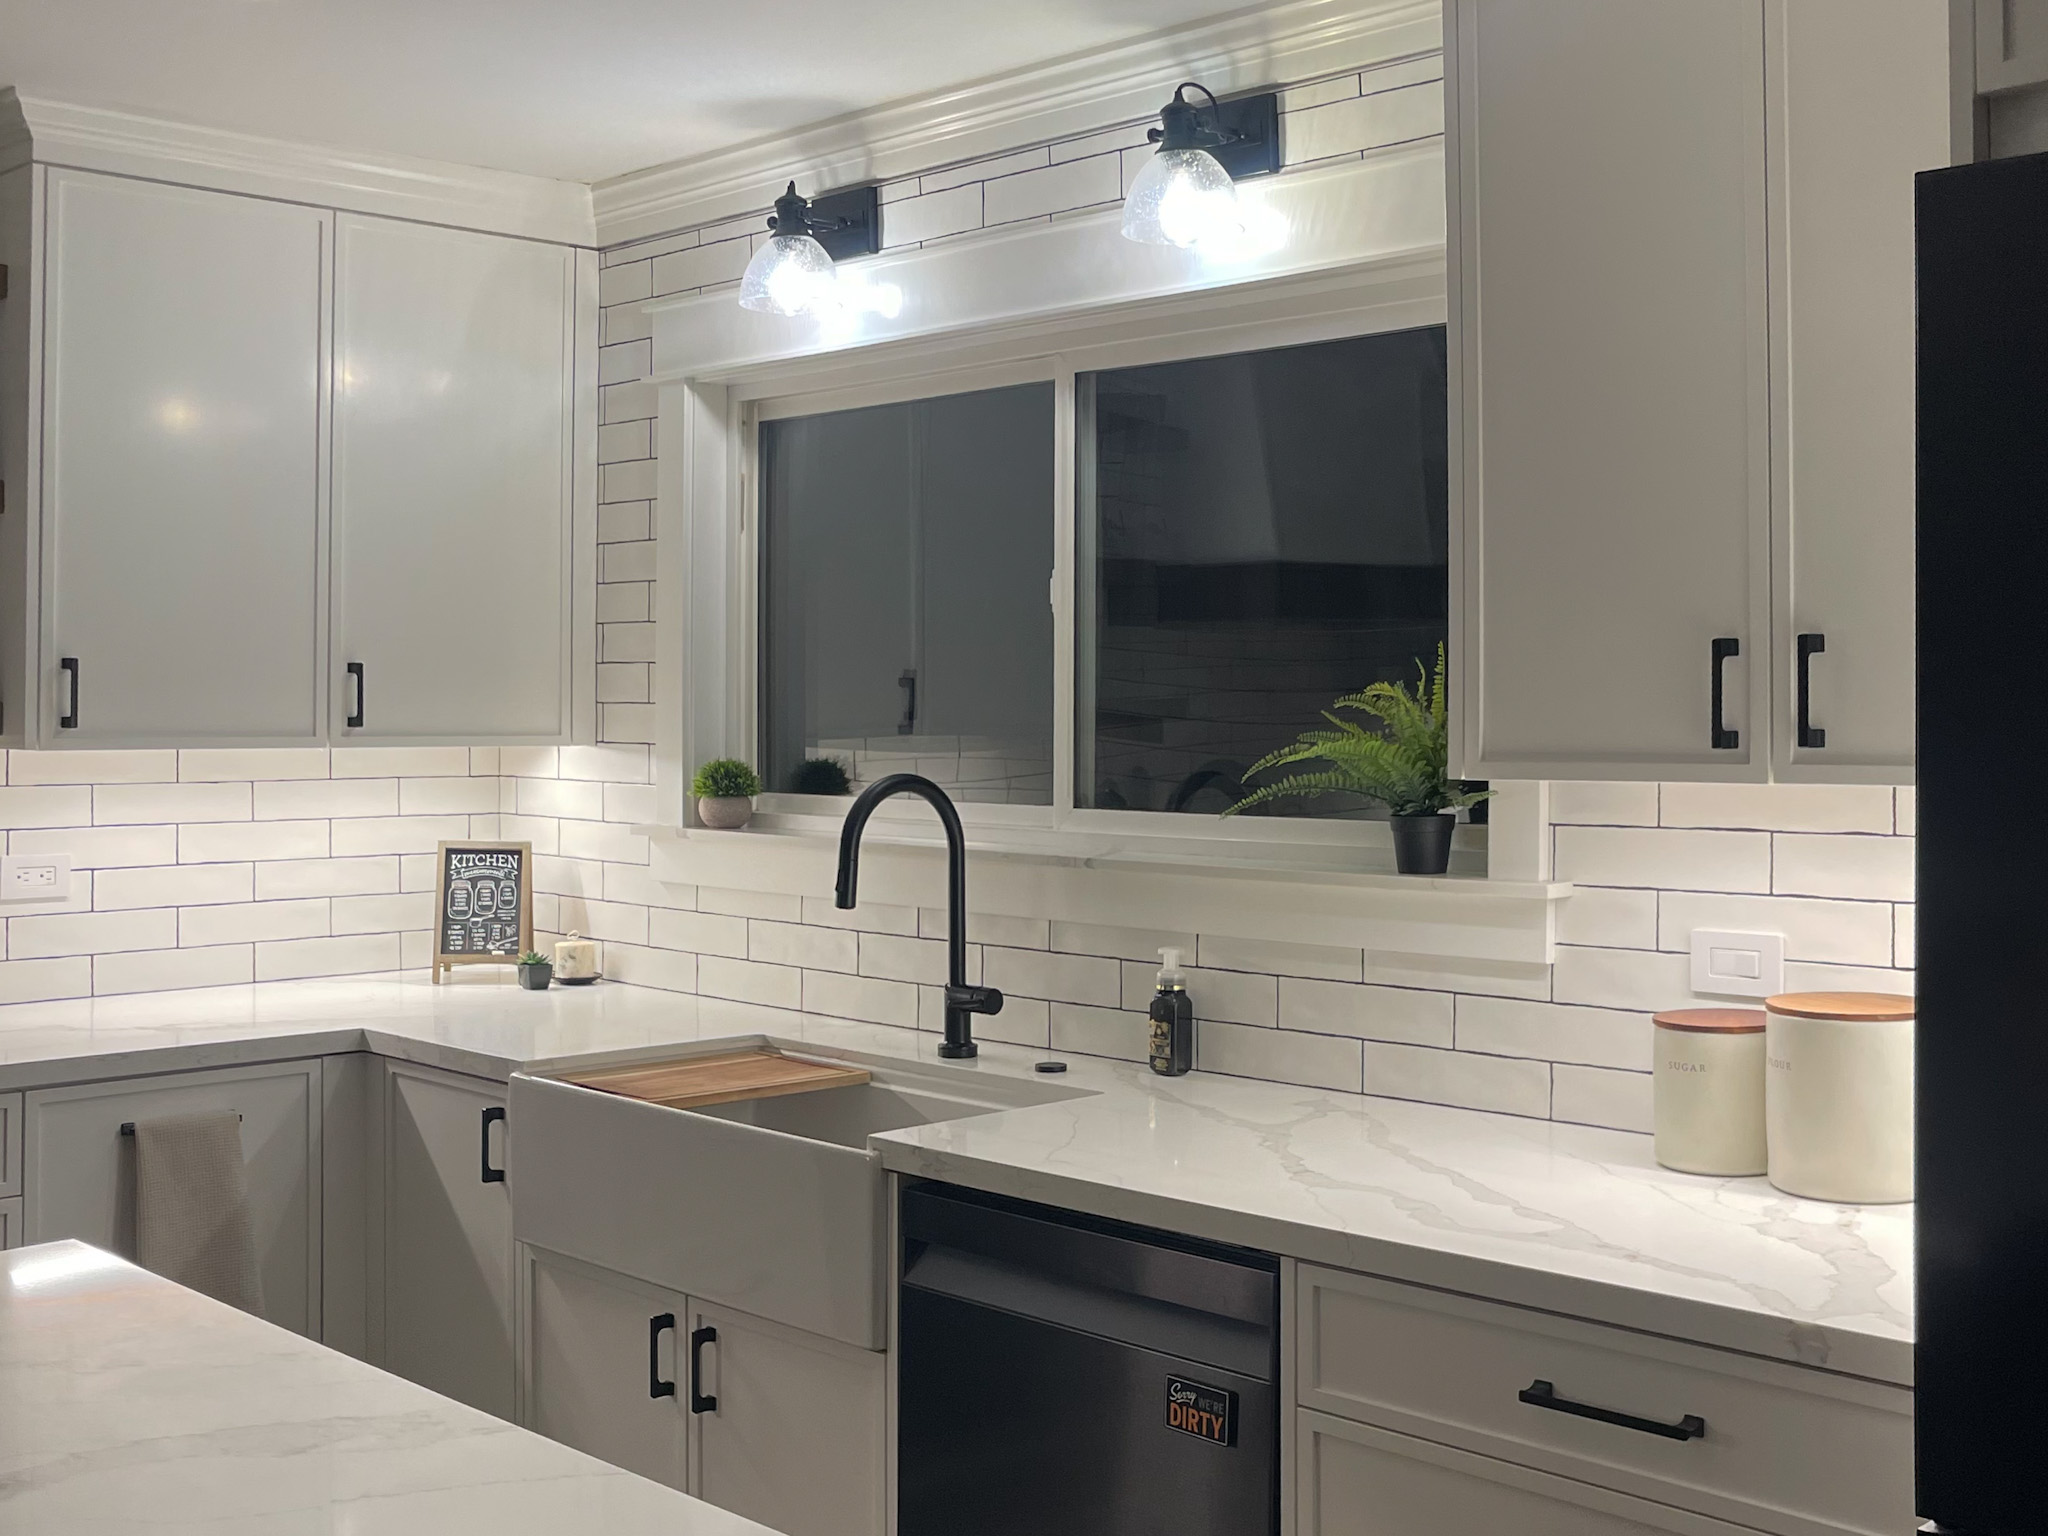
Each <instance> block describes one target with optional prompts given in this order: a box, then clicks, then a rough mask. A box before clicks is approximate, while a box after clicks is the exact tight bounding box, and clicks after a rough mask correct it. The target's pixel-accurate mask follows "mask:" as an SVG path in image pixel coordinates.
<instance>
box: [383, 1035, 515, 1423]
mask: <svg viewBox="0 0 2048 1536" xmlns="http://www.w3.org/2000/svg"><path fill="white" fill-rule="evenodd" d="M504 1117H505V1090H504V1087H503V1085H502V1084H499V1083H493V1082H489V1081H486V1080H484V1079H481V1078H471V1077H463V1076H460V1075H459V1074H456V1073H452V1072H439V1071H435V1070H434V1069H432V1068H430V1067H418V1066H413V1065H412V1064H410V1063H408V1062H400V1061H388V1062H386V1063H385V1065H384V1081H383V1086H382V1092H381V1094H380V1095H379V1099H378V1105H377V1107H376V1111H375V1113H374V1116H373V1121H372V1123H373V1126H374V1127H375V1131H374V1132H373V1137H374V1142H373V1159H372V1185H371V1188H372V1205H371V1210H372V1217H371V1221H370V1233H369V1243H368V1247H369V1267H370V1285H369V1314H370V1317H369V1339H370V1358H371V1363H372V1364H375V1365H380V1366H382V1367H383V1368H384V1369H385V1370H387V1371H391V1372H393V1373H394V1374H396V1375H399V1376H403V1377H405V1378H406V1379H407V1380H408V1381H415V1382H418V1383H419V1384H420V1385H421V1386H423V1387H431V1388H432V1389H433V1390H434V1391H436V1392H439V1393H441V1394H442V1395H444V1396H446V1397H452V1398H454V1399H455V1400H456V1401H457V1402H462V1403H468V1404H469V1405H470V1406H471V1407H473V1408H481V1409H483V1410H484V1411H485V1412H486V1413H495V1414H497V1415H498V1416H499V1417H500V1418H505V1419H509V1418H511V1417H512V1398H513V1364H512V1202H511V1199H510V1197H509V1195H508V1194H507V1192H506V1187H505V1182H504V1177H503V1173H502V1170H503V1168H504V1166H505V1148H504V1138H505V1134H506V1127H505V1125H504V1123H503V1122H504ZM380 1197H381V1198H380Z"/></svg>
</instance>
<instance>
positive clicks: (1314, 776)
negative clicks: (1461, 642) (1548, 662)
mask: <svg viewBox="0 0 2048 1536" xmlns="http://www.w3.org/2000/svg"><path fill="white" fill-rule="evenodd" d="M1415 669H1416V671H1417V673H1418V674H1420V675H1419V677H1418V680H1417V683H1416V687H1415V691H1414V692H1412V693H1411V692H1409V690H1408V689H1407V688H1406V687H1404V686H1403V685H1402V684H1400V683H1372V684H1369V685H1368V686H1367V687H1365V688H1364V689H1362V690H1361V691H1359V692H1357V693H1352V694H1346V695H1345V696H1344V697H1343V698H1341V699H1339V700H1337V702H1336V703H1335V704H1333V705H1332V706H1331V708H1330V709H1328V710H1324V711H1323V718H1324V719H1325V720H1327V721H1329V722H1330V724H1331V725H1332V726H1333V727H1334V729H1332V730H1327V731H1304V732H1303V733H1302V734H1301V736H1300V737H1299V738H1298V739H1297V740H1296V741H1295V742H1294V744H1293V745H1292V746H1286V747H1282V748H1281V749H1280V750H1279V751H1277V752H1272V753H1268V754H1267V755H1266V756H1265V757H1262V758H1260V759H1259V761H1257V762H1256V763H1254V764H1252V766H1251V768H1250V769H1249V770H1248V771H1247V772H1246V774H1245V778H1246V779H1247V780H1249V779H1251V778H1252V777H1253V776H1254V775H1256V774H1260V773H1264V772H1266V771H1268V770H1269V769H1273V768H1287V767H1292V766H1293V765H1295V764H1297V763H1319V764H1322V765H1324V766H1322V767H1320V768H1317V769H1316V770H1314V771H1312V772H1302V773H1290V774H1288V775H1287V776H1286V777H1284V778H1281V779H1276V780H1274V781H1273V782H1272V783H1270V784H1264V785H1261V786H1260V787H1259V788H1257V789H1255V790H1253V791H1252V792H1251V793H1250V794H1248V795H1246V796H1245V797H1244V798H1243V799H1242V800H1240V801H1238V802H1237V804H1235V805H1233V806H1232V807H1230V809H1229V810H1227V811H1225V812H1224V813H1223V814H1224V815H1226V816H1234V815H1236V814H1237V813H1238V812H1239V811H1248V810H1250V809H1251V808H1252V807H1253V806H1255V805H1266V804H1268V803H1270V802H1272V801H1274V800H1284V799H1289V798H1294V797H1302V798H1309V797H1313V796H1316V795H1329V794H1338V793H1345V792H1348V793H1351V794H1355V795H1365V796H1367V797H1369V798H1371V799H1374V800H1377V801H1379V802H1381V803H1382V804H1383V805H1385V806H1386V808H1387V810H1388V811H1389V812H1390V813H1391V815H1390V818H1389V819H1390V822H1391V825H1392V828H1393V834H1394V867H1395V868H1396V869H1398V870H1399V871H1400V872H1401V873H1402V874H1404V875H1440V874H1442V873H1443V872H1444V871H1445V870H1446V869H1448V868H1449V867H1450V863H1451V829H1452V828H1453V827H1454V826H1455V825H1456V824H1457V820H1458V818H1457V815H1456V812H1457V810H1458V808H1459V807H1461V806H1467V805H1472V804H1475V803H1477V802H1478V801H1480V800H1484V799H1485V798H1486V797H1487V796H1488V795H1489V794H1491V793H1492V791H1490V790H1477V791H1475V790H1469V789H1467V788H1466V787H1465V786H1464V783H1463V782H1462V781H1461V780H1457V779H1452V778H1450V777H1449V776H1448V775H1447V774H1446V772H1445V767H1446V764H1447V763H1448V761H1449V757H1450V745H1449V730H1448V726H1447V724H1446V720H1447V715H1446V711H1445V703H1444V648H1443V647H1442V646H1438V647H1437V651H1436V671H1435V673H1434V674H1432V673H1430V672H1429V671H1428V670H1427V669H1426V668H1424V667H1423V665H1422V663H1421V662H1419V661H1418V662H1417V663H1416V664H1415ZM1335 709H1346V710H1355V711H1357V712H1359V713H1361V714H1367V715H1371V716H1373V717H1375V718H1376V719H1378V720H1379V721H1380V725H1381V728H1380V729H1378V730H1371V729H1368V728H1367V727H1365V726H1362V725H1360V724H1358V723H1357V722H1356V721H1353V720H1344V719H1340V718H1338V717H1337V716H1336V715H1335V714H1333V713H1331V710H1335Z"/></svg>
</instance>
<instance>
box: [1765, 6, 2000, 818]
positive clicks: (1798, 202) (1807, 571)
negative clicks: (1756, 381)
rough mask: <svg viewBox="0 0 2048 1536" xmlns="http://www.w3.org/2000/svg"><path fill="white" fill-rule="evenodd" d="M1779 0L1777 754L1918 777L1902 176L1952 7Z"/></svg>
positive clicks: (1925, 152) (1797, 773)
mask: <svg viewBox="0 0 2048 1536" xmlns="http://www.w3.org/2000/svg"><path fill="white" fill-rule="evenodd" d="M1772 17H1773V32H1772V40H1773V43H1774V45H1775V46H1773V48H1772V50H1771V57H1772V89H1771V103H1772V107H1773V111H1774V122H1775V124H1776V135H1777V142H1776V143H1775V144H1774V146H1773V150H1774V153H1773V157H1772V166H1773V174H1774V176H1776V178H1777V185H1776V187H1775V189H1774V198H1773V207H1774V210H1775V211H1776V212H1777V218H1776V220H1775V223H1776V226H1777V227H1778V228H1779V229H1780V230H1782V239H1781V241H1780V242H1779V246H1780V248H1779V250H1778V253H1777V258H1778V264H1779V265H1778V271H1777V282H1776V284H1775V286H1776V289H1777V301H1776V306H1775V307H1776V310H1777V314H1778V318H1779V326H1780V329H1781V332H1782V336H1781V340H1780V352H1779V368H1780V373H1781V381H1782V382H1781V388H1780V389H1779V391H1778V398H1779V400H1780V401H1781V402H1782V404H1781V406H1780V413H1779V422H1778V426H1777V434H1776V452H1777V459H1778V469H1777V483H1778V489H1777V500H1778V503H1779V507H1778V517H1777V520H1776V521H1777V527H1778V549H1779V560H1780V567H1781V580H1780V581H1779V582H1778V583H1777V591H1776V598H1777V603H1776V608H1777V611H1776V613H1775V615H1774V617H1773V630H1774V637H1773V638H1774V650H1775V655H1774V657H1773V672H1774V674H1775V677H1776V683H1777V686H1776V689H1775V695H1776V699H1777V709H1776V715H1777V720H1776V731H1775V734H1774V741H1775V743H1776V747H1777V752H1776V756H1777V767H1778V772H1779V775H1780V776H1781V777H1785V778H1807V779H1816V778H1817V779H1824V780H1832V781H1835V782H1841V781H1842V780H1844V779H1863V780H1877V781H1879V782H1897V783H1911V782H1912V776H1913V725H1914V706H1913V628H1914V625H1913V500H1914V482H1913V474H1914V463H1913V425H1914V405H1913V176H1914V173H1915V172H1917V171H1923V170H1929V169H1932V168H1934V167H1936V166H1941V165H1945V164H1947V163H1948V158H1949V120H1948V113H1949V96H1948V89H1949V81H1948V14H1947V11H1946V9H1945V8H1944V7H1942V6H1939V5H1934V4H1929V3H1928V0H1792V3H1789V4H1785V5H1783V6H1780V7H1774V9H1773V13H1772ZM1950 638H1951V639H1953V638H1955V637H1950ZM1952 648H1953V647H1952ZM1966 649H1967V648H1966V647H1964V648H1958V649H1957V654H1958V656H1961V655H1962V654H1963V653H1964V651H1965V650H1966ZM1802 702H1803V706H1804V707H1803V708H1802Z"/></svg>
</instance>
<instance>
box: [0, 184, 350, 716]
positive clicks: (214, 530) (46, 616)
mask: <svg viewBox="0 0 2048 1536" xmlns="http://www.w3.org/2000/svg"><path fill="white" fill-rule="evenodd" d="M47 196H48V204H47V220H48V224H47V228H48V235H47V245H46V250H45V273H46V278H45V281H46V289H45V292H44V295H43V298H44V326H45V331H44V347H45V351H44V370H43V399H44V414H43V421H44V438H43V460H42V462H43V517H42V523H41V532H42V574H43V596H44V604H43V614H42V647H41V649H42V655H41V662H40V682H41V687H40V690H39V691H40V703H41V715H42V718H41V720H40V722H39V725H40V730H41V734H42V736H43V738H44V740H45V741H47V742H49V743H50V744H52V745H68V744H74V743H75V744H79V745H84V744H86V743H91V744H93V745H119V744H123V743H140V742H194V743H212V742H226V741H234V742H249V743H269V742H275V743H285V742H306V741H317V740H319V739H320V736H321V730H322V720H321V693H320V681H321V668H322V654H323V648H322V637H323V634H324V632H325V621H326V611H325V600H324V599H325V590H326V582H325V570H324V557H323V531H324V530H323V528H322V519H323V513H324V499H325V498H324V483H325V480H326V474H325V470H326V462H325V459H326V455H325V441H324V427H323V421H324V415H325V411H324V406H325V401H324V399H323V394H322V391H323V382H322V357H323V353H324V345H325V339H326V338H325V331H326V324H327V291H326V272H327V254H328V248H329V242H330V241H331V239H332V230H333V217H332V215H330V214H327V213H324V212H322V211H320V210H318V209H312V208H302V207H298V206H296V205H293V204H287V203H272V202H265V201H262V200H260V199H256V198H247V197H230V196H227V195H225V194H222V193H214V192H199V191H191V190H188V189H185V188H179V187H168V186H162V185H158V184H156V183H153V182H144V181H130V180H125V179H122V178H118V177H109V176H97V175H91V174H88V173H84V172H77V171H52V172H50V173H49V177H48V192H47ZM8 510H9V512H10V513H12V512H13V511H14V509H13V508H12V507H10V508H9V509H8ZM30 568H31V569H33V566H31V567H30ZM31 579H32V578H31ZM73 722H75V723H73Z"/></svg>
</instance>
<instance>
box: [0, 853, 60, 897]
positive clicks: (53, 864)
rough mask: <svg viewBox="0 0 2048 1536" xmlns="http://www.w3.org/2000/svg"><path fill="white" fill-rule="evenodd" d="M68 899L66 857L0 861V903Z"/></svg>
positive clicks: (26, 856) (12, 857) (51, 855)
mask: <svg viewBox="0 0 2048 1536" xmlns="http://www.w3.org/2000/svg"><path fill="white" fill-rule="evenodd" d="M70 899H71V855H70V854H68V853H16V854H9V855H7V856H6V857H5V858H0V902H16V901H37V902H42V901H69V900H70Z"/></svg>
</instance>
